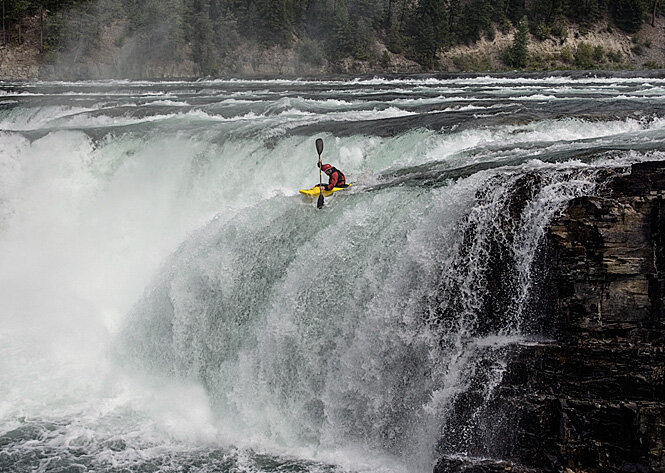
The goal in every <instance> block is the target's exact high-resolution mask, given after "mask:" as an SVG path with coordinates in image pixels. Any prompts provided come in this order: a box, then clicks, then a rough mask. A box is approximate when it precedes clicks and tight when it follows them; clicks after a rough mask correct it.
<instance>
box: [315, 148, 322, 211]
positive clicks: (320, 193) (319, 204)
mask: <svg viewBox="0 0 665 473" xmlns="http://www.w3.org/2000/svg"><path fill="white" fill-rule="evenodd" d="M316 151H317V152H318V153H319V200H317V201H316V208H317V209H320V208H322V207H323V189H321V185H322V181H321V165H320V164H321V153H323V140H322V139H321V138H317V139H316Z"/></svg>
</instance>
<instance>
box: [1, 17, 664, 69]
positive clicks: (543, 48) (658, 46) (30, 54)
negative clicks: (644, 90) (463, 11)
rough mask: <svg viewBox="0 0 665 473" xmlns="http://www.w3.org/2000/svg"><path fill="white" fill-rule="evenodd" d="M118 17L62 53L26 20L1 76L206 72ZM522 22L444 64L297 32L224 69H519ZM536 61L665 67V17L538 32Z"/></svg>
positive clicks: (5, 53)
mask: <svg viewBox="0 0 665 473" xmlns="http://www.w3.org/2000/svg"><path fill="white" fill-rule="evenodd" d="M123 32H124V29H123V28H122V27H119V26H118V25H108V26H104V27H103V31H102V34H101V38H102V39H101V41H100V44H99V45H98V47H97V48H96V49H95V50H94V51H93V52H92V53H89V54H87V55H78V54H76V55H67V54H60V56H59V59H58V60H55V61H54V60H53V55H51V56H50V61H49V60H47V55H46V54H44V53H43V52H42V49H41V37H40V30H39V20H38V18H31V19H27V20H26V21H25V25H24V35H23V42H22V43H21V44H8V45H6V46H0V79H5V80H12V79H13V80H25V79H51V80H53V79H69V80H83V79H114V78H133V79H145V78H163V79H165V78H191V77H200V76H201V73H200V71H199V70H197V67H196V65H195V64H194V63H193V62H192V61H188V60H178V61H175V60H174V61H173V62H163V61H161V62H160V61H154V62H150V61H145V62H141V63H139V64H137V63H131V62H129V61H127V60H126V58H127V56H128V53H127V52H128V49H131V48H132V47H133V45H134V44H135V41H134V40H133V39H132V38H126V37H125V36H123V34H124V33H123ZM513 37H514V29H513V30H510V31H507V32H505V33H504V32H501V31H498V30H497V31H496V33H495V35H494V37H493V38H492V39H491V40H490V39H488V38H486V37H483V38H481V39H480V40H479V41H478V42H476V43H474V44H471V45H457V46H454V47H451V48H449V49H448V50H446V51H443V52H440V53H439V54H438V66H437V67H436V69H434V70H425V69H424V68H423V67H422V66H421V65H420V64H418V63H417V62H415V61H412V60H410V59H408V58H407V57H406V56H405V55H404V54H396V53H393V52H390V51H389V50H388V48H387V46H386V45H385V44H383V43H381V42H379V41H377V42H375V44H374V45H373V46H372V54H370V57H369V58H368V59H366V60H357V59H351V58H347V59H344V60H340V61H338V62H331V61H329V60H327V59H325V58H323V57H316V58H314V57H311V55H308V54H307V53H306V47H305V46H306V45H304V44H302V41H299V40H298V39H297V38H296V39H295V40H294V43H293V46H292V47H289V48H285V47H281V46H272V47H269V48H267V47H264V46H261V45H260V44H253V43H244V44H242V45H241V46H239V47H238V48H236V49H235V50H234V51H232V52H231V53H230V54H227V55H226V56H225V57H224V58H223V59H222V60H221V62H220V64H219V74H218V75H219V76H232V77H239V78H251V77H266V76H289V77H294V76H308V77H321V76H327V75H331V74H411V73H425V72H431V73H436V72H505V71H509V70H511V69H510V68H509V67H508V66H506V64H505V63H504V62H503V60H502V56H503V52H504V51H505V50H506V49H507V48H508V47H509V46H510V45H511V44H512V42H513ZM528 52H529V53H528V54H529V65H528V66H527V68H525V69H524V71H528V72H537V71H548V70H644V69H664V68H665V18H663V17H657V18H655V22H654V26H652V25H651V24H650V23H645V24H644V25H643V26H642V28H641V29H640V31H639V32H637V33H635V34H632V35H631V34H627V33H624V32H622V31H620V30H619V29H617V28H615V27H613V26H612V24H611V22H610V21H609V20H604V21H602V22H599V23H597V24H596V25H595V26H594V27H593V28H587V29H580V28H577V27H572V26H569V27H568V28H565V29H562V30H561V31H559V32H558V36H554V35H549V36H548V37H547V38H545V39H543V40H538V39H537V38H536V37H535V36H533V35H531V37H530V41H529V45H528Z"/></svg>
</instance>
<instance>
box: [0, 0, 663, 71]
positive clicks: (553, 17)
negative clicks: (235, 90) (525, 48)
mask: <svg viewBox="0 0 665 473" xmlns="http://www.w3.org/2000/svg"><path fill="white" fill-rule="evenodd" d="M2 9H3V11H2V17H3V27H2V30H3V43H4V44H7V42H12V41H13V42H16V41H19V42H20V41H21V40H22V38H21V35H22V30H21V25H22V21H23V20H24V19H25V18H26V17H33V18H34V17H35V16H37V17H38V18H39V22H40V29H41V45H42V48H43V51H44V53H45V54H46V55H49V56H50V57H53V58H55V57H57V56H58V54H62V53H65V52H67V53H69V54H74V59H77V58H79V57H84V56H85V55H86V54H90V53H91V52H92V51H93V50H94V49H95V48H96V47H98V46H99V45H100V38H101V34H102V30H103V27H104V26H106V25H111V24H114V22H115V23H118V22H120V23H121V24H122V25H123V26H122V27H123V28H124V32H123V35H122V37H126V38H131V39H132V41H133V44H132V48H131V54H133V55H135V56H136V59H137V60H142V59H146V58H147V59H150V60H154V61H169V60H170V61H180V60H183V59H185V58H187V59H189V60H192V61H193V62H194V63H195V64H196V65H197V66H198V68H199V69H200V72H201V73H202V74H215V73H216V71H217V69H218V67H219V64H220V62H221V61H223V60H225V59H230V56H231V55H232V54H233V53H234V51H236V50H237V48H238V47H240V46H241V45H242V44H243V43H245V42H247V41H251V42H254V43H258V44H260V45H263V46H266V47H269V46H274V45H281V46H283V47H293V46H294V45H295V46H297V48H298V50H299V54H300V56H301V58H302V59H303V60H304V61H306V62H310V63H312V64H315V65H320V64H323V63H324V62H325V61H330V62H332V63H335V62H337V61H340V60H343V59H345V58H354V59H360V60H368V59H376V58H374V57H373V55H374V54H375V53H374V48H373V45H374V44H375V43H376V42H377V41H380V42H382V43H384V44H386V45H387V47H388V49H389V50H390V51H391V52H393V53H399V54H404V55H405V56H406V57H408V58H411V59H413V60H415V61H417V62H418V63H420V64H421V65H423V66H424V67H425V68H426V69H436V67H437V54H438V53H439V52H441V51H444V50H446V49H447V48H449V47H451V46H454V45H457V44H471V43H474V42H476V41H478V40H479V39H480V38H481V37H486V38H488V39H490V40H491V39H493V37H494V35H495V34H496V31H497V30H499V31H503V32H509V31H511V30H512V29H513V27H515V28H516V42H517V39H518V38H517V35H521V36H520V38H521V39H520V41H523V39H524V37H525V35H526V36H528V33H529V32H530V33H532V34H534V35H536V37H538V38H540V39H544V38H547V37H563V36H564V35H565V31H566V26H567V25H569V24H575V25H577V26H578V27H580V28H588V27H590V26H591V25H593V24H595V23H596V22H598V21H600V20H601V19H604V18H609V19H610V20H611V21H612V22H613V23H614V25H616V27H618V28H619V29H621V30H623V31H626V32H628V33H634V32H636V31H638V30H639V29H640V28H641V27H642V25H643V23H644V22H645V21H649V22H653V21H654V18H655V17H656V15H659V14H663V13H664V12H665V8H664V7H663V5H662V4H661V2H660V1H659V0H2ZM520 51H521V50H520V48H517V47H516V46H515V47H514V48H512V49H511V50H510V51H508V52H507V57H506V61H507V62H508V63H511V61H512V64H514V65H517V66H519V65H521V64H522V63H523V60H522V57H521V56H520V54H522V53H521V52H520ZM511 55H513V56H515V55H516V56H515V57H511Z"/></svg>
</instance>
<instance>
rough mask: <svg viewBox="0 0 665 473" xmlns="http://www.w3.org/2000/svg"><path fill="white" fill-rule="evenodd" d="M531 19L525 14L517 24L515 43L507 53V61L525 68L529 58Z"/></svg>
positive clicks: (513, 65) (510, 64)
mask: <svg viewBox="0 0 665 473" xmlns="http://www.w3.org/2000/svg"><path fill="white" fill-rule="evenodd" d="M528 46H529V21H528V20H527V17H526V16H524V17H523V18H522V20H520V22H519V24H518V25H517V31H516V32H515V38H514V39H513V45H512V46H511V47H510V48H509V49H508V51H507V53H506V62H507V63H508V65H509V66H512V67H517V68H520V69H521V68H524V67H526V65H527V62H528V58H529V51H528Z"/></svg>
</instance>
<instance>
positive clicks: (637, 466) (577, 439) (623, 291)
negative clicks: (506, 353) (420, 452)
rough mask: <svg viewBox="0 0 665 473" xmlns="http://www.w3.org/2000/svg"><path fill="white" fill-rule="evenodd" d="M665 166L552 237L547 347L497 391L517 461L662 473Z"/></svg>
mask: <svg viewBox="0 0 665 473" xmlns="http://www.w3.org/2000/svg"><path fill="white" fill-rule="evenodd" d="M664 197H665V163H663V162H651V163H642V164H636V165H634V166H633V167H632V168H631V170H630V172H629V173H626V174H622V175H618V176H615V177H614V178H612V179H610V180H609V181H608V182H607V183H606V185H605V186H604V188H603V190H602V191H601V192H600V194H599V195H597V196H595V197H583V198H578V199H574V200H572V201H571V202H570V203H569V205H568V208H567V209H566V211H565V212H564V214H563V215H562V216H561V217H560V218H558V219H557V220H556V221H555V222H553V224H552V225H551V227H550V231H549V234H548V241H547V251H546V256H545V259H546V261H545V263H546V265H548V266H550V267H551V268H552V272H551V274H550V278H551V283H553V284H552V286H551V287H552V290H551V291H550V294H549V295H550V298H549V308H548V309H547V310H546V313H545V314H543V315H544V317H545V318H547V319H549V320H550V322H551V324H552V330H551V334H549V335H551V337H552V339H553V341H552V342H551V343H544V344H540V345H534V346H524V347H520V348H519V350H517V353H516V354H515V358H514V360H513V362H512V364H511V365H510V366H509V369H508V372H507V374H506V376H505V378H504V381H503V385H502V387H501V388H500V389H499V393H498V395H497V398H498V399H503V400H504V401H503V402H505V403H506V405H505V406H504V408H511V409H513V410H514V411H515V412H519V415H518V416H517V427H516V430H517V432H518V438H517V444H516V448H515V450H514V451H513V452H512V455H513V456H514V457H516V459H518V460H519V461H520V462H521V463H522V464H525V465H529V466H532V467H537V468H540V469H543V470H546V471H563V470H565V469H566V468H569V469H572V470H573V471H617V472H619V471H653V472H655V471H665V388H664V382H663V380H664V373H665V343H664V341H665V318H664V317H663V311H664V309H663V300H664V296H665V290H664V289H665V201H664V200H663V198H664Z"/></svg>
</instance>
